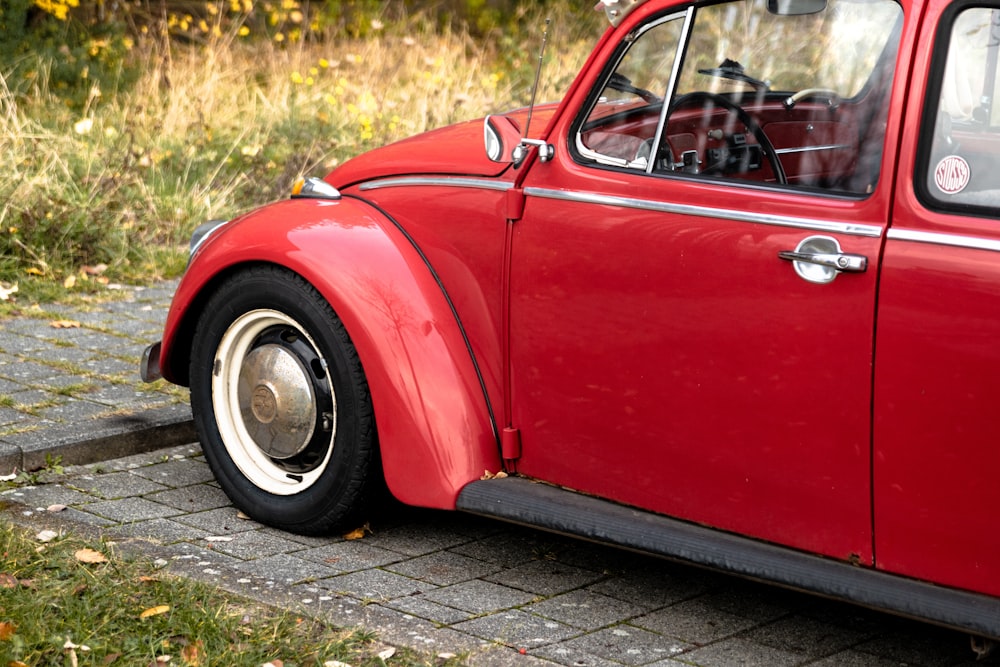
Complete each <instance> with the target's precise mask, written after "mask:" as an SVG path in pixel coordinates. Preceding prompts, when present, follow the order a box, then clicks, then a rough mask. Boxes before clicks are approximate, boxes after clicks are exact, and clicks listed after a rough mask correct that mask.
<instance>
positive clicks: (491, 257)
mask: <svg viewBox="0 0 1000 667" xmlns="http://www.w3.org/2000/svg"><path fill="white" fill-rule="evenodd" d="M600 6H602V7H603V9H604V10H605V11H606V12H607V14H608V17H609V18H610V20H611V24H612V25H611V27H610V28H609V29H608V31H607V32H606V34H605V35H604V36H603V37H602V38H601V39H600V41H599V42H598V44H597V46H596V48H595V49H594V52H593V54H592V56H591V57H590V59H589V60H588V62H587V64H586V66H585V67H584V68H583V70H582V72H581V73H580V74H579V76H578V77H577V78H576V80H575V82H574V83H573V84H572V86H571V87H570V89H569V91H568V92H567V94H566V96H565V98H564V99H563V101H562V102H561V103H560V104H558V105H549V106H539V107H537V108H533V109H525V110H520V111H514V112H511V113H508V114H504V115H497V116H491V117H489V118H487V119H484V120H479V121H476V122H469V123H463V124H460V125H456V126H453V127H448V128H444V129H440V130H436V131H433V132H429V133H427V134H424V135H421V136H418V137H414V138H412V139H409V140H406V141H402V142H400V143H397V144H394V145H391V146H386V147H384V148H381V149H378V150H375V151H372V152H370V153H368V154H365V155H361V156H359V157H357V158H355V159H353V160H351V161H349V162H347V163H346V164H344V165H342V166H341V167H339V168H337V169H336V170H335V171H333V172H332V173H330V174H328V175H327V176H326V177H325V178H324V179H323V180H318V179H314V180H310V181H307V182H305V183H304V184H303V185H301V186H300V187H298V188H297V189H296V192H295V194H294V195H293V196H292V197H291V198H290V199H288V200H286V201H281V202H277V203H274V204H271V205H269V206H265V207H263V208H261V209H259V210H256V211H253V212H251V213H248V214H246V215H243V216H241V217H239V218H236V219H234V220H231V221H228V222H213V223H209V224H208V225H205V226H203V227H202V228H200V229H199V230H198V232H197V233H196V235H195V238H194V240H193V241H192V251H191V253H192V258H191V263H190V266H189V268H188V270H187V273H186V275H185V276H184V278H183V280H182V281H181V283H180V286H179V288H178V290H177V294H176V296H175V298H174V301H173V305H172V307H171V309H170V314H169V317H168V320H167V323H166V328H165V332H164V335H163V340H162V342H161V343H157V344H156V345H153V346H151V347H150V349H149V350H148V352H147V356H146V358H145V359H144V361H143V376H144V377H145V378H147V379H151V378H155V377H157V376H159V375H160V374H162V376H163V377H165V378H166V379H167V380H169V381H171V382H174V383H177V384H180V385H185V386H190V388H191V403H192V408H193V411H194V417H195V420H196V423H197V427H198V430H199V433H200V438H201V442H202V445H203V447H204V451H205V456H206V458H207V459H208V461H209V463H210V464H211V466H212V468H213V470H214V472H215V474H216V476H217V478H218V481H219V483H220V484H221V486H222V487H223V489H224V490H225V491H226V492H227V493H228V494H229V496H230V497H231V498H232V500H233V502H234V503H235V504H236V505H237V506H238V507H240V508H241V509H243V510H244V511H245V512H247V513H248V514H250V515H251V516H253V517H255V518H256V519H258V520H260V521H262V522H266V523H269V524H272V525H275V526H279V527H282V528H285V529H288V530H291V531H297V532H303V533H324V532H329V531H331V530H334V529H337V528H339V527H343V526H345V525H349V524H350V522H352V521H355V520H356V519H357V518H358V515H359V513H361V512H364V510H365V505H366V499H367V498H369V496H370V494H371V493H372V492H373V491H374V490H376V489H380V488H382V487H383V485H384V486H386V487H388V490H389V491H390V492H391V493H392V494H393V495H394V496H395V497H396V498H398V499H399V500H401V501H403V502H405V503H411V504H414V505H420V506H424V507H432V508H446V509H458V510H463V511H466V512H472V513H477V514H483V515H489V516H495V517H500V518H503V519H507V520H510V521H515V522H519V523H523V524H530V525H533V526H539V527H542V528H547V529H551V530H554V531H558V532H561V533H567V534H573V535H579V536H582V537H585V538H588V539H593V540H599V541H602V542H608V543H613V544H618V545H622V546H624V547H628V548H631V549H639V550H643V551H648V552H652V553H658V554H662V555H665V556H668V557H670V558H675V559H679V560H681V561H685V562H691V563H697V564H700V565H708V566H712V567H718V568H721V569H724V570H726V571H730V572H734V573H738V574H741V575H746V576H749V577H753V578H758V579H764V580H770V581H773V582H776V583H778V584H781V585H784V586H789V587H793V588H797V589H802V590H808V591H814V592H818V593H820V594H823V595H827V596H832V597H837V598H842V599H845V600H850V601H854V602H857V603H860V604H863V605H867V606H871V607H876V608H881V609H887V610H891V611H894V612H896V613H900V614H903V615H906V616H912V617H919V618H924V619H928V620H930V621H932V622H935V623H939V624H942V625H946V626H950V627H954V628H962V629H965V630H968V631H970V632H972V633H973V634H978V635H983V636H991V637H1000V555H998V554H1000V526H998V525H997V523H995V521H994V519H993V513H994V511H997V510H998V509H1000V483H998V482H997V474H998V472H1000V417H998V414H1000V254H998V253H1000V104H998V103H996V102H995V95H996V91H997V82H998V80H1000V77H998V64H997V63H998V48H1000V47H998V44H1000V0H954V1H950V0H900V1H898V2H897V1H895V0H735V1H733V0H723V1H721V2H719V1H715V0H711V1H702V0H695V1H693V2H692V1H691V0H647V1H642V0H602V2H601V3H600ZM529 119H530V123H529ZM501 472H502V473H505V474H503V475H500V474H498V473H501Z"/></svg>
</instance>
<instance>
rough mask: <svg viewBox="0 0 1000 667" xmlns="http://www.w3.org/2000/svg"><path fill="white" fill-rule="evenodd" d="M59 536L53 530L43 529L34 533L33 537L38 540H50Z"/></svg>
mask: <svg viewBox="0 0 1000 667" xmlns="http://www.w3.org/2000/svg"><path fill="white" fill-rule="evenodd" d="M57 537H59V533H57V532H56V531H54V530H43V531H42V532H40V533H38V534H37V535H35V539H36V540H38V541H39V542H51V541H52V540H54V539H56V538H57Z"/></svg>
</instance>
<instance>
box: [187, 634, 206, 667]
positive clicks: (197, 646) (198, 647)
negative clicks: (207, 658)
mask: <svg viewBox="0 0 1000 667" xmlns="http://www.w3.org/2000/svg"><path fill="white" fill-rule="evenodd" d="M204 651H205V644H204V643H202V641H201V640H200V639H198V640H196V641H194V642H192V643H190V644H188V645H187V646H185V647H184V648H182V649H181V660H183V661H184V663H185V664H187V665H191V667H198V665H200V664H201V659H202V655H203V654H204Z"/></svg>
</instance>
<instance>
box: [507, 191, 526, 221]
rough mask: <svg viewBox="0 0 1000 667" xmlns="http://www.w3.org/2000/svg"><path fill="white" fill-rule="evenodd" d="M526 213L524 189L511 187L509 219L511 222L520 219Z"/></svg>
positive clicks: (508, 202)
mask: <svg viewBox="0 0 1000 667" xmlns="http://www.w3.org/2000/svg"><path fill="white" fill-rule="evenodd" d="M522 215H524V190H522V189H521V188H511V189H510V190H508V191H507V219H508V220H510V221H511V222H514V221H515V220H520V219H521V216H522Z"/></svg>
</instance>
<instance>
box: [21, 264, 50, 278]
mask: <svg viewBox="0 0 1000 667" xmlns="http://www.w3.org/2000/svg"><path fill="white" fill-rule="evenodd" d="M24 272H25V273H27V274H28V275H29V276H44V275H45V272H44V271H42V270H41V269H40V268H38V267H37V266H29V267H28V268H26V269H25V270H24Z"/></svg>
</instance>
